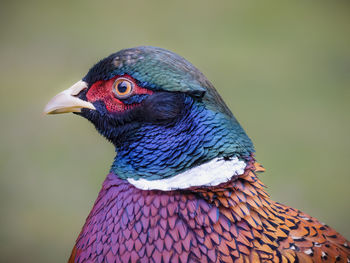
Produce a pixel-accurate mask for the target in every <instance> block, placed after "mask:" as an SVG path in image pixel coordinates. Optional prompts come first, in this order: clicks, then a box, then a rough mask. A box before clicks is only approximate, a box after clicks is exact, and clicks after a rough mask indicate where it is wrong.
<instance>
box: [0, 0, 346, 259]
mask: <svg viewBox="0 0 350 263" xmlns="http://www.w3.org/2000/svg"><path fill="white" fill-rule="evenodd" d="M349 14H350V3H349V1H258V0H256V1H217V2H214V1H207V0H205V1H203V0H202V1H184V0H183V1H130V0H129V1H122V2H121V1H82V0H78V1H51V2H50V1H39V2H32V1H1V8H0V37H1V41H0V92H1V96H0V100H1V101H0V102H1V103H0V118H1V136H0V145H1V151H0V157H1V158H0V172H1V179H0V180H1V181H0V205H1V213H0V220H1V221H0V222H1V227H0V242H1V246H0V255H1V256H0V257H1V261H2V262H64V261H66V260H67V258H68V256H69V254H70V251H71V248H72V247H73V244H74V242H75V238H76V237H77V235H78V233H79V231H80V229H81V227H82V225H83V223H84V220H85V218H86V216H87V215H88V212H89V211H90V209H91V207H92V205H93V202H94V200H95V198H96V196H97V193H98V191H99V189H100V186H101V183H102V181H103V180H104V177H105V175H106V174H107V172H108V170H109V166H110V164H111V163H112V160H113V157H114V149H113V147H112V145H110V144H109V143H107V142H106V141H105V140H104V139H103V138H102V137H101V136H99V135H98V134H97V132H96V131H95V130H94V128H93V126H92V125H91V124H90V123H88V122H87V121H86V120H84V119H83V118H79V117H77V116H74V115H73V114H66V115H59V116H58V115H57V116H43V114H42V110H43V108H44V106H45V104H46V103H47V101H48V100H49V99H50V98H51V97H52V96H53V95H55V94H56V93H57V92H59V91H61V90H63V89H65V88H68V87H69V86H70V85H71V84H73V83H75V82H76V81H77V80H79V79H81V77H82V76H84V75H85V73H86V72H87V70H88V69H89V67H90V66H92V64H93V63H95V62H97V60H99V59H101V58H103V57H104V56H107V55H109V54H110V53H112V52H115V51H118V50H120V49H122V48H127V47H132V46H138V45H154V46H160V47H163V48H166V49H170V50H172V51H175V52H177V53H179V54H181V55H182V56H184V57H185V58H187V59H188V60H189V61H191V62H192V63H193V64H195V65H196V66H197V67H198V68H200V69H201V70H202V71H203V72H204V73H205V75H206V76H207V77H208V78H209V79H210V80H211V81H212V82H213V83H214V85H215V87H216V88H217V89H218V90H219V92H220V93H221V95H222V96H223V98H224V100H225V101H226V102H227V104H228V105H229V107H230V108H231V110H232V111H233V112H234V114H235V115H236V117H237V118H238V120H239V121H240V122H241V124H242V125H243V127H244V128H245V129H246V131H247V132H248V135H249V136H250V137H251V138H252V140H253V142H254V143H255V146H256V150H257V154H256V156H257V159H258V161H259V162H261V163H262V164H263V165H264V166H265V167H266V168H267V172H266V173H265V174H263V175H262V176H261V179H262V181H263V182H264V183H265V184H266V185H267V186H268V191H269V192H270V194H271V196H272V198H273V199H274V200H278V201H280V202H283V203H285V204H288V205H290V206H293V207H295V208H298V209H301V210H303V211H305V212H307V213H309V214H311V215H312V216H315V217H318V218H319V219H320V220H321V221H323V222H327V224H329V225H330V226H332V227H334V228H335V229H336V230H337V231H338V232H340V233H342V234H343V235H345V236H346V237H347V238H348V239H349V238H350V227H349V222H350V204H349V203H350V198H349V196H350V195H349V191H350V176H349V168H348V167H347V165H348V164H349V157H350V150H349V147H350V140H349V135H350V121H349V115H350V106H349V104H350V100H349V99H350V90H349V88H350V26H349V25H350V15H349Z"/></svg>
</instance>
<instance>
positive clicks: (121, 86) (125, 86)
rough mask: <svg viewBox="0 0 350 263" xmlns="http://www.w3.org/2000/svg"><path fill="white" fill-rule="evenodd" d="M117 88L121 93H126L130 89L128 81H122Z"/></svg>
mask: <svg viewBox="0 0 350 263" xmlns="http://www.w3.org/2000/svg"><path fill="white" fill-rule="evenodd" d="M117 88H118V91H119V92H120V93H124V92H125V91H126V90H127V89H128V84H127V83H126V81H122V82H120V83H119V84H118V87H117Z"/></svg>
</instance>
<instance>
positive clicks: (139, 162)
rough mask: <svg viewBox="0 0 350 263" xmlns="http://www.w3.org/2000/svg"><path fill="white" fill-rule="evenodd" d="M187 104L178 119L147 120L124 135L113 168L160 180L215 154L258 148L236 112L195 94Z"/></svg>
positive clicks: (237, 153)
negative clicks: (215, 107) (229, 113)
mask: <svg viewBox="0 0 350 263" xmlns="http://www.w3.org/2000/svg"><path fill="white" fill-rule="evenodd" d="M184 105H185V106H184V114H183V115H182V116H181V117H180V118H178V119H177V120H176V122H175V123H170V124H167V125H157V124H151V123H149V124H147V123H145V124H143V125H142V126H140V127H138V128H136V129H134V130H133V131H132V132H130V133H128V134H127V135H126V136H124V137H123V138H124V139H123V140H122V141H119V142H120V144H118V145H116V152H117V155H116V157H115V160H114V163H113V165H112V167H111V172H113V173H115V174H117V175H118V176H119V177H121V178H123V179H126V178H134V179H137V178H141V177H142V178H144V179H149V180H156V179H161V178H166V177H171V176H174V175H176V174H178V173H180V172H183V171H185V170H187V169H190V168H191V167H194V166H197V165H200V164H202V163H205V162H207V161H209V160H211V159H213V158H215V157H223V158H229V157H232V156H239V157H240V158H246V157H248V156H250V154H251V153H252V152H253V151H254V149H253V145H252V143H251V141H250V139H249V138H248V136H247V135H246V134H245V132H244V130H243V129H242V128H241V126H240V125H239V123H238V122H237V121H236V119H235V118H234V117H233V116H227V115H225V114H222V113H221V112H215V111H212V110H210V109H208V108H207V107H206V106H205V104H204V103H202V102H194V101H193V99H192V98H191V97H187V98H186V99H185V103H184ZM126 138H127V139H126Z"/></svg>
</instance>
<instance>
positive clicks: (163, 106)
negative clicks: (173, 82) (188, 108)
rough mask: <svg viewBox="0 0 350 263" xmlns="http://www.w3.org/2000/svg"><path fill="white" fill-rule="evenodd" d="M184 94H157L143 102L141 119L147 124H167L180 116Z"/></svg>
mask: <svg viewBox="0 0 350 263" xmlns="http://www.w3.org/2000/svg"><path fill="white" fill-rule="evenodd" d="M184 96H185V95H184V94H181V93H173V92H158V93H155V94H153V95H151V96H149V97H148V98H147V99H145V100H144V102H143V106H142V111H143V112H142V114H141V118H143V120H145V121H149V122H169V121H172V120H174V119H176V118H177V117H178V116H179V115H181V113H182V110H183V108H184V99H185V98H184Z"/></svg>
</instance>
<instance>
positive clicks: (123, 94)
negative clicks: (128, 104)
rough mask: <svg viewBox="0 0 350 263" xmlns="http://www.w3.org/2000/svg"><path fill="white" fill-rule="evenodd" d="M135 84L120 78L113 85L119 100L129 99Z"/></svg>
mask: <svg viewBox="0 0 350 263" xmlns="http://www.w3.org/2000/svg"><path fill="white" fill-rule="evenodd" d="M133 88H134V84H133V83H132V82H131V81H130V80H128V79H126V78H118V79H116V81H115V82H114V84H113V93H114V95H115V96H116V97H117V98H119V99H124V98H127V97H129V96H130V95H131V93H132V90H133Z"/></svg>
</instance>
